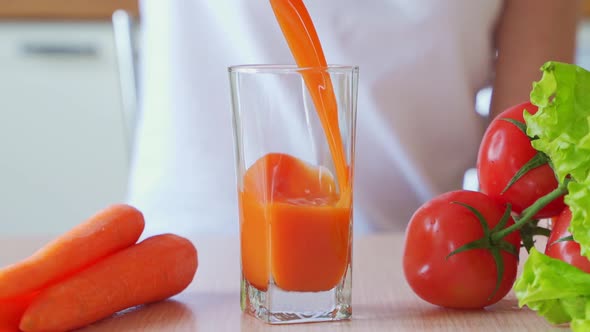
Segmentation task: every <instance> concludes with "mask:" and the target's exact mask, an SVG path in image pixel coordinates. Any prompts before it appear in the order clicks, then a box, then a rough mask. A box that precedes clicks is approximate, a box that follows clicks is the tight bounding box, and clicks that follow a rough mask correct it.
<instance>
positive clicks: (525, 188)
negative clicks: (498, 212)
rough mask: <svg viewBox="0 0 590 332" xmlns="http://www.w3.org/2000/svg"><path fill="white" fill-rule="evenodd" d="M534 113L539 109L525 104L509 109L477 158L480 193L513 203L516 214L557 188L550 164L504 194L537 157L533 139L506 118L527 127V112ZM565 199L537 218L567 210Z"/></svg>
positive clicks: (491, 129) (494, 125)
mask: <svg viewBox="0 0 590 332" xmlns="http://www.w3.org/2000/svg"><path fill="white" fill-rule="evenodd" d="M525 109H526V110H527V111H528V112H529V113H531V114H534V113H536V112H537V110H538V109H537V107H536V106H535V105H533V104H531V103H523V104H520V105H517V106H514V107H511V108H509V109H507V110H505V111H504V112H503V113H501V114H500V115H498V116H497V117H496V118H495V119H494V120H493V121H492V122H491V123H490V125H489V126H488V129H487V130H486V132H485V134H484V137H483V139H482V141H481V145H480V148H479V154H478V157H477V174H478V178H479V184H480V190H481V191H482V192H484V193H486V194H488V195H489V196H491V197H493V198H496V199H499V200H501V201H503V202H506V203H511V204H512V209H513V211H515V212H517V213H522V211H523V210H524V209H526V208H527V207H529V206H530V205H532V204H533V203H534V202H535V201H536V200H537V199H538V198H540V197H542V196H544V195H546V194H548V193H549V192H551V191H553V190H554V189H556V188H557V186H558V183H557V179H556V177H555V174H554V172H553V170H552V169H551V167H550V166H549V164H544V165H542V166H539V167H536V168H533V169H531V170H530V171H528V172H527V173H526V174H524V175H523V176H522V177H521V178H520V179H519V180H517V181H516V182H515V183H514V184H512V186H510V188H509V189H508V190H506V191H505V192H504V193H503V192H502V191H503V190H504V189H505V188H506V186H507V184H508V183H509V182H510V180H511V179H512V177H513V176H514V175H515V174H516V173H517V172H518V171H519V170H520V169H521V167H522V166H524V165H525V164H526V163H527V162H528V161H529V160H530V159H531V158H533V157H534V156H535V154H537V151H536V150H535V149H534V148H533V147H532V145H531V141H530V138H529V137H528V136H527V135H526V134H525V133H524V132H523V131H522V130H521V129H519V128H518V127H517V126H516V125H515V124H513V123H510V122H508V121H506V120H503V119H505V118H508V119H513V120H516V121H519V122H521V123H523V124H524V118H523V111H524V110H525ZM564 206H565V205H564V203H563V197H560V198H558V199H556V200H554V201H553V202H551V203H549V204H548V205H547V206H545V207H544V208H543V209H542V210H541V211H539V212H538V213H537V214H536V216H535V217H536V218H547V217H552V216H556V215H558V214H559V213H560V212H561V211H562V210H563V208H564Z"/></svg>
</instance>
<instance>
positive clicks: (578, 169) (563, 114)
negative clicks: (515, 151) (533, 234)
mask: <svg viewBox="0 0 590 332" xmlns="http://www.w3.org/2000/svg"><path fill="white" fill-rule="evenodd" d="M541 70H542V71H543V77H542V78H541V80H540V81H539V82H535V83H534V84H533V90H532V92H531V102H532V103H533V104H534V105H536V106H537V107H538V108H539V110H538V111H537V113H535V114H534V115H531V114H529V113H527V112H525V113H524V119H525V122H526V125H527V135H529V136H530V137H533V138H534V139H533V141H532V145H533V147H534V148H535V149H537V150H539V151H542V152H544V153H545V154H546V155H547V156H549V158H550V159H551V165H552V167H553V170H554V171H555V174H556V175H557V178H558V180H559V181H560V182H563V181H564V180H565V179H566V177H569V178H570V179H572V182H570V184H569V185H568V192H569V193H568V195H566V197H565V202H566V204H567V205H569V207H570V209H571V211H572V221H571V223H570V227H569V231H570V232H571V233H572V235H573V237H574V240H575V241H576V242H578V243H580V245H581V248H582V250H581V251H582V255H584V256H586V257H589V258H590V178H589V176H590V72H588V71H587V70H585V69H583V68H581V67H579V66H576V65H573V64H567V63H560V62H547V63H546V64H545V65H543V67H541Z"/></svg>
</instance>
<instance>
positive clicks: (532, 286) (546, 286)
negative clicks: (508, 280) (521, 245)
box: [514, 248, 590, 331]
mask: <svg viewBox="0 0 590 332" xmlns="http://www.w3.org/2000/svg"><path fill="white" fill-rule="evenodd" d="M514 291H515V293H516V297H517V298H518V305H519V306H520V307H523V306H525V305H526V306H527V307H529V308H530V309H532V310H534V311H536V312H537V313H538V314H539V315H541V316H543V317H545V319H547V320H548V321H549V322H551V323H554V324H561V323H568V322H572V325H571V327H572V329H573V330H574V331H576V330H577V331H588V329H586V328H585V327H586V326H589V324H590V310H589V309H590V274H588V273H585V272H584V271H582V270H580V269H578V268H576V267H574V266H572V265H570V264H567V263H565V262H563V261H561V260H558V259H554V258H551V257H548V256H546V255H544V254H541V253H539V252H538V251H537V250H536V249H534V248H533V249H531V252H530V255H529V257H528V259H527V261H526V262H525V264H524V269H523V272H522V274H521V276H520V277H519V278H518V279H517V280H516V283H515V284H514Z"/></svg>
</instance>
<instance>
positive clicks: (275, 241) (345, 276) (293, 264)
mask: <svg viewBox="0 0 590 332" xmlns="http://www.w3.org/2000/svg"><path fill="white" fill-rule="evenodd" d="M229 76H230V84H231V100H232V111H233V126H234V137H235V159H236V175H237V187H238V188H237V191H238V199H239V211H240V247H241V287H242V288H241V289H242V292H241V308H242V310H243V311H244V312H246V313H248V314H251V315H253V316H255V317H257V318H259V319H261V320H263V321H265V322H268V323H275V324H276V323H297V322H313V321H330V320H342V319H349V318H350V317H351V314H352V308H351V291H352V289H351V288H352V279H351V278H352V266H351V254H352V183H353V170H354V145H355V127H356V99H357V82H358V68H357V67H353V66H328V67H327V68H298V67H296V66H289V65H285V66H283V65H251V66H250V65H248V66H234V67H230V68H229ZM314 79H320V81H321V82H323V83H322V84H320V85H318V86H315V85H314V84H313V82H318V80H315V81H314ZM314 89H318V90H314ZM330 90H332V91H333V93H332V92H331V91H330ZM310 92H311V93H310ZM322 96H323V99H322ZM343 182H345V183H343Z"/></svg>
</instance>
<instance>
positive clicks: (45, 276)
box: [0, 204, 144, 299]
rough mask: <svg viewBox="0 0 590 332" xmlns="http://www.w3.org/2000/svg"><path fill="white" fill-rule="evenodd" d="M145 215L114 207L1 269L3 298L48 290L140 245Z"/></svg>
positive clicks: (125, 208) (0, 297) (0, 282)
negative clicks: (92, 265) (106, 258)
mask: <svg viewBox="0 0 590 332" xmlns="http://www.w3.org/2000/svg"><path fill="white" fill-rule="evenodd" d="M143 228H144V219H143V215H142V213H141V212H140V211H138V210H137V209H135V208H133V207H131V206H129V205H124V204H119V205H113V206H110V207H108V208H106V209H104V210H102V211H101V212H99V213H98V214H96V215H94V216H93V217H91V218H90V219H88V220H87V221H86V222H84V223H82V224H80V225H78V226H76V227H74V228H73V229H72V230H70V231H69V232H67V233H65V234H64V235H62V236H60V237H58V238H57V239H55V240H54V241H53V242H51V243H49V244H47V245H46V246H44V247H43V248H41V249H40V250H39V251H37V252H36V253H35V254H33V255H32V256H30V257H29V258H27V259H25V260H23V261H21V262H19V263H16V264H14V265H10V266H7V267H5V268H3V269H0V299H4V298H11V297H15V296H19V295H23V294H27V293H30V292H32V291H35V290H39V289H41V288H44V287H47V286H48V285H51V284H53V283H55V282H56V281H58V280H61V279H63V278H65V277H67V276H69V275H71V274H72V273H75V272H77V271H79V270H81V269H83V268H85V267H87V266H89V265H91V264H92V263H94V262H96V261H97V260H99V259H101V258H104V257H105V256H108V255H110V254H113V253H115V252H117V251H119V250H121V249H123V248H127V247H129V246H131V245H133V244H135V243H136V242H137V240H138V239H139V237H140V236H141V233H142V232H143Z"/></svg>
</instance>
